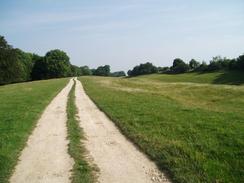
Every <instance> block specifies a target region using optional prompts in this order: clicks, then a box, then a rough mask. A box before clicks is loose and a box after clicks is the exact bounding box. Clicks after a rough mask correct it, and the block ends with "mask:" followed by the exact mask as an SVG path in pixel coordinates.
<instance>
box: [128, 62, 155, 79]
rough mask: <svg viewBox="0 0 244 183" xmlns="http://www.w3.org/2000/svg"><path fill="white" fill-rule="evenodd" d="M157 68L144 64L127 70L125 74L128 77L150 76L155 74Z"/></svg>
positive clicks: (148, 63)
mask: <svg viewBox="0 0 244 183" xmlns="http://www.w3.org/2000/svg"><path fill="white" fill-rule="evenodd" d="M157 72H158V68H157V67H156V66H154V65H153V64H152V63H150V62H147V63H144V64H140V65H137V66H135V67H134V68H133V69H132V70H129V71H128V72H127V74H128V75H129V76H138V75H143V74H152V73H157Z"/></svg>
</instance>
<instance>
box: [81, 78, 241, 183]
mask: <svg viewBox="0 0 244 183" xmlns="http://www.w3.org/2000/svg"><path fill="white" fill-rule="evenodd" d="M190 74H193V73H190ZM211 74H213V73H211ZM184 75H187V74H181V75H165V76H172V77H176V76H178V77H177V78H179V79H180V78H182V76H184ZM152 76H158V77H160V76H161V77H163V76H164V75H162V74H158V75H150V76H142V77H136V78H130V79H125V78H123V79H117V78H100V77H99V78H97V77H82V78H80V80H81V81H82V83H83V85H84V88H85V90H86V92H87V93H88V95H89V96H90V97H91V98H92V99H93V100H94V101H95V102H96V103H97V104H98V106H99V107H100V108H101V109H102V110H103V111H105V113H106V114H107V115H108V116H109V117H110V118H112V119H113V121H114V122H115V123H116V125H117V126H118V127H119V128H120V129H121V131H122V132H123V133H124V134H125V135H126V136H127V137H128V138H129V139H131V140H132V141H133V142H134V143H135V144H137V145H138V147H139V148H140V149H141V150H143V151H144V152H145V153H147V154H148V155H149V156H150V158H151V159H153V160H154V161H155V162H156V163H157V165H158V166H159V167H160V168H161V169H162V170H166V171H167V172H169V174H170V175H171V178H172V180H173V182H187V183H195V182H206V183H212V182H226V183H229V182H233V183H234V182H236V183H237V182H242V180H243V179H244V175H243V169H244V166H243V165H244V159H243V153H242V152H243V148H244V141H243V135H242V134H243V133H242V132H243V130H244V126H243V121H244V112H243V110H242V109H243V107H244V103H243V101H244V89H243V86H226V85H218V86H217V85H211V84H199V83H198V84H194V83H185V82H188V81H182V82H179V83H175V82H174V83H171V81H167V79H165V80H164V81H166V82H162V81H156V80H154V79H150V78H151V77H152ZM191 77H192V76H191Z"/></svg>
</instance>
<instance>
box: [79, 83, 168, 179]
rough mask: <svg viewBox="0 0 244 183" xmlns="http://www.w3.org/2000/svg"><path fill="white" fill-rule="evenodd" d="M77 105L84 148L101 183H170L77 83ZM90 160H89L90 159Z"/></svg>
mask: <svg viewBox="0 0 244 183" xmlns="http://www.w3.org/2000/svg"><path fill="white" fill-rule="evenodd" d="M75 96H76V106H77V108H78V116H79V120H80V126H81V128H83V130H84V132H85V135H86V139H87V140H86V141H85V142H84V143H85V147H86V149H87V150H88V153H89V156H90V158H92V159H93V162H92V163H94V164H96V165H97V166H98V168H99V170H100V172H99V174H98V181H99V182H101V183H115V182H116V183H132V182H135V183H136V182H138V183H150V182H164V183H166V182H167V183H168V182H170V181H169V180H167V178H166V177H165V175H164V174H162V173H161V172H160V171H159V170H158V169H157V167H156V165H155V164H154V163H153V162H152V161H150V160H149V159H148V158H147V157H146V156H145V155H144V154H143V153H142V152H140V151H139V150H138V149H137V148H136V147H135V146H134V145H133V144H132V143H131V142H129V141H128V140H127V139H126V138H125V137H124V136H123V135H122V134H121V132H120V131H119V130H118V129H117V127H116V126H115V125H114V123H113V122H112V121H111V120H110V119H108V117H107V116H106V115H105V114H104V113H103V112H102V111H100V110H99V109H98V108H97V106H96V105H95V104H94V103H93V102H92V101H91V99H90V98H89V97H88V96H87V95H86V93H85V91H84V89H83V87H82V85H81V83H80V81H78V80H76V88H75ZM90 158H89V159H90Z"/></svg>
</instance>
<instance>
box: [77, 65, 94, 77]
mask: <svg viewBox="0 0 244 183" xmlns="http://www.w3.org/2000/svg"><path fill="white" fill-rule="evenodd" d="M80 69H81V75H82V76H88V75H92V71H91V70H90V69H89V67H88V66H86V65H85V66H83V67H80Z"/></svg>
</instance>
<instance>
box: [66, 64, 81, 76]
mask: <svg viewBox="0 0 244 183" xmlns="http://www.w3.org/2000/svg"><path fill="white" fill-rule="evenodd" d="M81 75H82V73H81V69H80V67H78V66H76V65H72V64H71V65H70V74H69V76H81Z"/></svg>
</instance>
